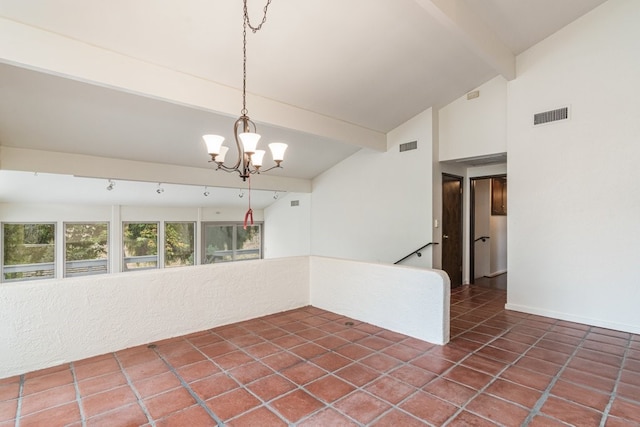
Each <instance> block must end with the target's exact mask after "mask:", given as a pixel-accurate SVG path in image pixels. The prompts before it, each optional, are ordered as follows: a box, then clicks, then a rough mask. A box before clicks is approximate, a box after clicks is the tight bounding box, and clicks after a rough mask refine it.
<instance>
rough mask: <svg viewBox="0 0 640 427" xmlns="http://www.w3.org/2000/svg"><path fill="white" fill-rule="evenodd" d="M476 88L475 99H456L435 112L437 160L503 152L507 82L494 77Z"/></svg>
mask: <svg viewBox="0 0 640 427" xmlns="http://www.w3.org/2000/svg"><path fill="white" fill-rule="evenodd" d="M477 90H479V91H480V96H479V97H478V98H474V99H470V100H467V97H466V95H465V96H463V97H460V98H458V99H457V100H455V101H454V102H452V103H451V104H449V105H447V106H446V107H443V108H442V109H440V111H439V124H440V160H441V161H446V160H456V159H464V158H469V157H477V156H485V155H489V154H497V153H504V152H506V151H507V126H506V125H507V106H506V102H505V100H506V99H507V81H506V80H505V79H504V78H503V77H502V76H498V77H495V78H494V79H492V80H490V81H488V82H487V83H485V84H483V85H482V86H480V87H479V88H477Z"/></svg>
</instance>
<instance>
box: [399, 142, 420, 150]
mask: <svg viewBox="0 0 640 427" xmlns="http://www.w3.org/2000/svg"><path fill="white" fill-rule="evenodd" d="M416 148H418V141H411V142H405V143H404V144H400V152H401V153H402V152H403V151H409V150H415V149H416Z"/></svg>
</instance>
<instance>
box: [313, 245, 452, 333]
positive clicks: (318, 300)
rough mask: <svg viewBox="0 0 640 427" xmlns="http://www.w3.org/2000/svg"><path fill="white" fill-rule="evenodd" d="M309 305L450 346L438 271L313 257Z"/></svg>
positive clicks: (445, 283) (445, 282)
mask: <svg viewBox="0 0 640 427" xmlns="http://www.w3.org/2000/svg"><path fill="white" fill-rule="evenodd" d="M310 265H311V267H310V270H311V305H313V306H314V307H318V308H322V309H324V310H328V311H331V312H333V313H337V314H342V315H345V316H349V317H351V318H354V319H358V320H360V321H364V322H368V323H371V324H374V325H376V326H380V327H382V328H385V329H389V330H391V331H395V332H399V333H402V334H406V335H409V336H412V337H415V338H418V339H421V340H424V341H429V342H432V343H435V344H445V343H447V342H448V341H449V300H450V295H451V291H450V284H449V277H448V276H447V275H446V273H444V272H443V271H440V270H424V269H417V268H411V267H396V266H393V265H388V264H372V263H366V262H353V261H346V260H342V259H333V258H320V257H311V263H310Z"/></svg>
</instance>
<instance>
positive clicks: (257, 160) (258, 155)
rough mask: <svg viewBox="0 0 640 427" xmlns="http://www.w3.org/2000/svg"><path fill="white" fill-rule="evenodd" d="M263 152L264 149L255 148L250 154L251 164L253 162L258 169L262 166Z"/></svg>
mask: <svg viewBox="0 0 640 427" xmlns="http://www.w3.org/2000/svg"><path fill="white" fill-rule="evenodd" d="M265 152H266V151H264V150H256V152H255V153H253V154H252V155H251V164H253V167H254V168H256V169H258V168H260V166H262V159H263V158H264V153H265Z"/></svg>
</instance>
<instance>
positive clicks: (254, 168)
mask: <svg viewBox="0 0 640 427" xmlns="http://www.w3.org/2000/svg"><path fill="white" fill-rule="evenodd" d="M269 4H271V0H267V4H266V5H265V7H264V15H263V17H262V22H261V23H260V25H258V26H257V27H254V26H252V25H251V22H249V14H248V12H247V0H244V17H243V26H242V27H243V31H242V53H243V60H242V110H241V111H240V114H241V115H240V117H239V118H238V120H236V122H235V124H234V125H233V135H234V137H235V140H236V147H237V149H238V158H237V159H236V162H235V164H233V166H228V165H226V164H225V163H224V162H225V157H226V155H227V151H229V147H227V146H224V145H222V143H223V142H224V137H223V136H220V135H203V136H202V138H203V139H204V142H205V144H206V146H207V152H208V153H209V155H210V156H211V160H210V161H209V162H211V163H215V164H216V165H217V167H216V170H223V171H225V172H238V174H239V175H240V178H242V180H243V181H246V180H247V178H249V177H250V176H251V175H253V174H256V173H258V174H259V173H260V172H268V171H270V170H272V169H276V168H282V166H281V165H280V164H281V163H282V161H283V160H284V152H285V150H286V149H287V144H285V143H282V142H272V143H271V144H269V149H270V150H271V156H272V157H273V161H274V162H275V165H274V166H272V167H270V168H268V169H264V170H261V169H260V168H262V160H263V158H264V154H265V151H264V150H258V149H257V146H258V141H259V140H260V135H259V134H258V133H256V125H255V123H253V122H252V121H251V119H249V116H248V115H247V113H248V110H247V93H246V91H247V27H249V28H250V29H251V30H252V31H253V32H254V33H256V32H257V31H259V30H260V29H261V28H262V26H263V25H264V23H265V22H266V20H267V9H268V8H269Z"/></svg>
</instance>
